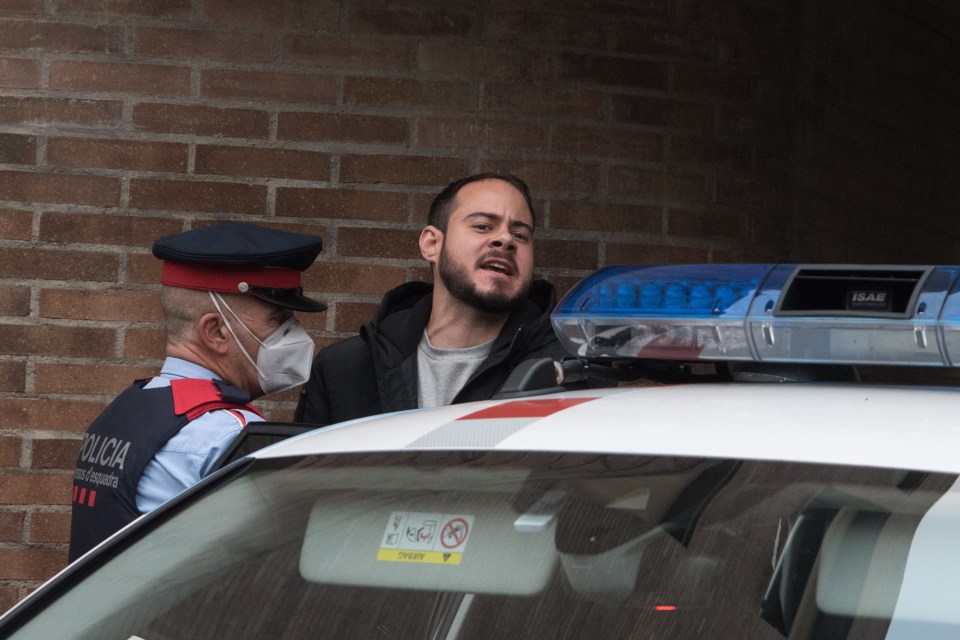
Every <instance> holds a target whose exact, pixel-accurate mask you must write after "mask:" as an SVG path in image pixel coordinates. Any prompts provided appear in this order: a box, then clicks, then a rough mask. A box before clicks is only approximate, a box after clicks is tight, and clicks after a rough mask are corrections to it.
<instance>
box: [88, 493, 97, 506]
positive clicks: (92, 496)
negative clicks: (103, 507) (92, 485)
mask: <svg viewBox="0 0 960 640" xmlns="http://www.w3.org/2000/svg"><path fill="white" fill-rule="evenodd" d="M96 501H97V492H96V491H94V490H93V489H91V490H90V498H89V499H88V500H87V506H88V507H92V506H93V503H94V502H96Z"/></svg>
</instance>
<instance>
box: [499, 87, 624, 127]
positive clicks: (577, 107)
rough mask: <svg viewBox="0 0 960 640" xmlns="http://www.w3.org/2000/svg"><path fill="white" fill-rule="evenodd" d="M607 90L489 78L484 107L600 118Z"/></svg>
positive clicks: (570, 116)
mask: <svg viewBox="0 0 960 640" xmlns="http://www.w3.org/2000/svg"><path fill="white" fill-rule="evenodd" d="M605 99H606V98H605V94H604V93H602V92H600V91H595V90H591V89H583V88H579V87H578V88H573V89H568V88H564V87H556V86H553V85H550V84H547V85H546V86H543V85H540V84H530V83H516V82H510V83H506V82H487V83H485V84H484V86H483V102H482V108H483V110H484V111H487V112H493V113H517V114H526V115H534V116H537V117H543V116H558V117H569V118H578V119H588V120H600V119H601V118H603V116H604V102H605Z"/></svg>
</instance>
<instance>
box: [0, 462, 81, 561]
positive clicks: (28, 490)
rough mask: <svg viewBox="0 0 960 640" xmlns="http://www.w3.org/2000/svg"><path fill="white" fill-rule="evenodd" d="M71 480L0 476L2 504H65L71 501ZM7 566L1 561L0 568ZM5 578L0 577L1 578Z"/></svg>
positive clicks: (48, 476)
mask: <svg viewBox="0 0 960 640" xmlns="http://www.w3.org/2000/svg"><path fill="white" fill-rule="evenodd" d="M71 480H72V478H71V476H70V475H66V474H56V475H51V474H44V473H8V474H3V475H0V504H31V505H33V504H63V503H64V502H66V501H68V500H69V496H70V494H69V489H70V484H71ZM5 564H6V562H4V561H2V560H0V567H2V566H4V565H5ZM0 571H2V570H0ZM3 577H4V576H2V575H0V578H3Z"/></svg>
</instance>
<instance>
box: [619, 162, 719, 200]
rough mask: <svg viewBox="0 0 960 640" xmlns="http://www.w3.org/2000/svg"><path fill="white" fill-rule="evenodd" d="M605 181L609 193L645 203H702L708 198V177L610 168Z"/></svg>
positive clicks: (709, 195)
mask: <svg viewBox="0 0 960 640" xmlns="http://www.w3.org/2000/svg"><path fill="white" fill-rule="evenodd" d="M609 182H610V191H611V192H612V193H614V194H623V195H635V196H640V197H642V198H644V199H645V200H661V201H662V200H670V201H677V200H679V201H685V202H688V201H693V202H702V201H705V200H709V199H710V197H711V196H712V189H711V188H710V185H711V178H710V177H709V176H707V175H705V174H703V173H679V172H673V171H658V170H651V169H634V168H632V167H611V169H610V177H609Z"/></svg>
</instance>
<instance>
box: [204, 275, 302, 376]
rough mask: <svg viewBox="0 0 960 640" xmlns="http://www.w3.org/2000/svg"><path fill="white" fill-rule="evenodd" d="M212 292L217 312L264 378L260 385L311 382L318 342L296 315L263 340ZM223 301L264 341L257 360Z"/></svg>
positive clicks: (244, 326)
mask: <svg viewBox="0 0 960 640" xmlns="http://www.w3.org/2000/svg"><path fill="white" fill-rule="evenodd" d="M208 293H210V299H211V300H213V304H214V306H215V307H216V308H217V311H219V312H220V315H221V317H223V321H224V322H225V323H226V325H227V329H228V330H229V331H230V335H232V336H233V340H234V342H236V343H237V346H238V347H240V351H242V352H243V355H244V356H246V358H247V360H249V361H250V364H252V365H253V368H254V369H256V370H257V379H258V380H259V381H260V388H261V389H262V390H263V392H264V393H274V392H277V391H285V390H287V389H291V388H293V387H295V386H297V385H298V384H303V383H304V382H306V381H307V379H308V378H309V377H310V364H311V363H312V362H313V347H314V344H313V340H312V339H311V338H310V336H309V335H308V334H307V331H306V330H305V329H304V328H303V327H302V326H300V323H299V322H297V319H296V318H294V317H292V316H291V317H290V319H289V320H287V321H286V322H284V323H283V324H281V325H280V326H279V327H277V329H276V331H274V332H273V333H271V334H270V335H269V336H267V337H266V339H265V340H262V341H261V340H260V339H259V338H257V336H256V335H254V333H253V331H250V329H249V327H247V325H245V324H244V323H243V321H242V320H241V319H240V316H238V315H237V314H236V313H234V311H233V309H231V308H230V306H229V305H228V304H227V302H226V300H224V299H223V298H221V297H220V294H214V293H213V292H212V291H211V292H208ZM221 303H222V304H223V306H224V307H225V308H226V309H227V311H229V312H230V315H232V316H233V317H234V318H235V319H236V320H237V322H238V323H239V324H240V326H241V327H243V328H244V330H246V332H247V333H249V334H250V335H251V336H252V337H253V339H254V340H256V341H257V342H259V343H260V351H259V353H257V360H256V362H254V360H253V358H251V357H250V354H249V353H247V350H246V349H244V348H243V345H242V344H240V340H239V339H238V338H237V334H236V333H234V332H233V327H232V326H231V324H230V320H228V319H227V316H226V315H225V314H224V313H223V310H222V309H221V308H220V304H221Z"/></svg>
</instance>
